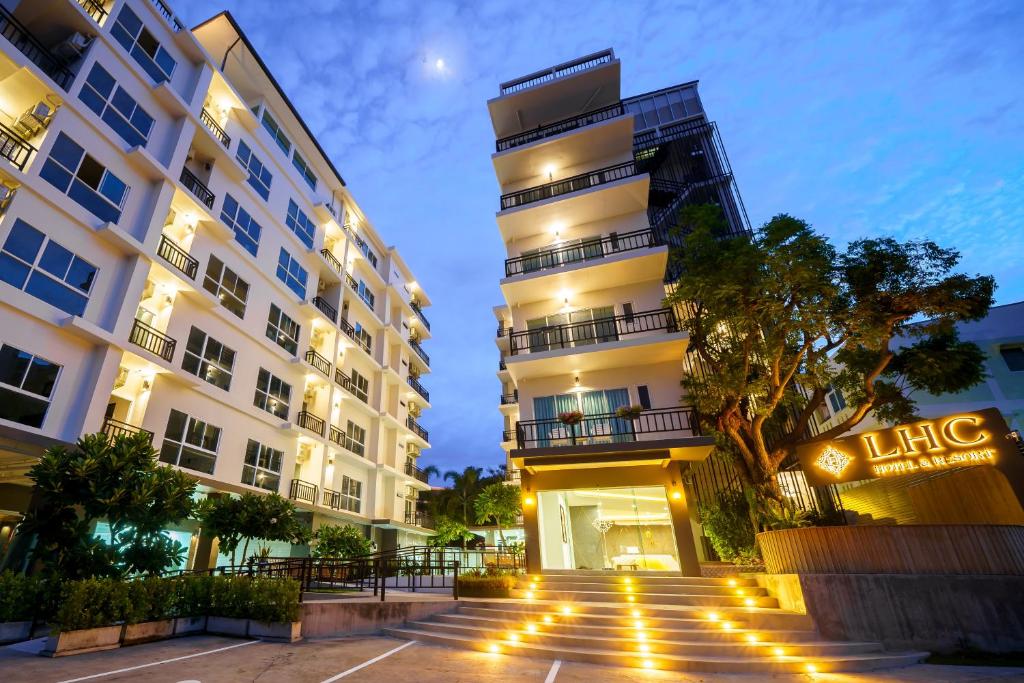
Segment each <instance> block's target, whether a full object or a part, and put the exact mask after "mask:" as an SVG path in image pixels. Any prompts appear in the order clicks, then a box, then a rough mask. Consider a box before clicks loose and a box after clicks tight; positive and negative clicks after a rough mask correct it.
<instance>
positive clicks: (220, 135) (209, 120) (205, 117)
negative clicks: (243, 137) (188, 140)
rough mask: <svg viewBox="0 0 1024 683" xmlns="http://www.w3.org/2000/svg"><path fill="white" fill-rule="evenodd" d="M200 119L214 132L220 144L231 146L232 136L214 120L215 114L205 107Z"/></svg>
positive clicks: (226, 146)
mask: <svg viewBox="0 0 1024 683" xmlns="http://www.w3.org/2000/svg"><path fill="white" fill-rule="evenodd" d="M199 120H200V121H202V122H203V125H204V126H206V128H207V130H209V131H210V132H211V133H213V137H215V138H217V140H219V141H220V144H222V145H224V147H225V149H226V148H228V147H230V146H231V137H230V136H229V135H228V134H227V133H225V132H224V129H223V128H221V127H220V124H218V123H217V121H216V120H214V118H213V116H212V115H211V114H210V112H208V111H207V110H206V107H203V110H202V111H201V112H199Z"/></svg>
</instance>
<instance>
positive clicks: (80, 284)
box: [0, 218, 99, 315]
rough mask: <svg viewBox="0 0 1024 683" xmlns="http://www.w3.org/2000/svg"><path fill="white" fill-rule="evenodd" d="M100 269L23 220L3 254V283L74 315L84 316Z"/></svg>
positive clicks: (0, 273) (0, 255)
mask: <svg viewBox="0 0 1024 683" xmlns="http://www.w3.org/2000/svg"><path fill="white" fill-rule="evenodd" d="M98 272H99V269H98V268H96V266H94V265H92V264H91V263H89V262H88V261H86V260H84V259H82V258H80V257H79V256H77V255H75V254H73V253H71V252H70V251H68V250H67V249H66V248H65V247H63V246H62V245H60V244H59V243H57V242H54V241H53V240H52V239H49V238H48V237H46V235H44V234H43V233H41V232H39V231H38V230H36V229H35V228H33V227H32V226H31V225H29V224H28V223H26V222H25V221H23V220H21V219H20V218H19V219H18V220H16V221H15V222H14V225H13V226H12V227H11V232H10V233H9V234H8V235H7V241H6V242H5V243H4V246H3V249H2V250H0V280H3V281H4V282H6V283H8V284H9V285H13V286H14V287H17V288H18V289H21V290H24V291H25V292H26V293H28V294H31V295H32V296H34V297H36V298H37V299H41V300H42V301H45V302H46V303H48V304H50V305H51V306H55V307H57V308H59V309H60V310H62V311H64V312H65V313H70V314H71V315H82V314H83V313H85V306H86V304H88V303H89V293H90V292H91V291H92V286H93V282H94V281H95V279H96V274H97V273H98Z"/></svg>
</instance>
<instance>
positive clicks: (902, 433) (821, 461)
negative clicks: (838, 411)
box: [797, 408, 1021, 486]
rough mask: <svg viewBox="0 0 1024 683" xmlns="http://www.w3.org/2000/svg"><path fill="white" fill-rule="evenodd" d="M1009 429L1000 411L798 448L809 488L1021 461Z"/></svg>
mask: <svg viewBox="0 0 1024 683" xmlns="http://www.w3.org/2000/svg"><path fill="white" fill-rule="evenodd" d="M1009 432H1010V429H1009V427H1007V426H1006V421H1005V420H1004V419H1003V416H1002V414H1001V413H1000V412H999V411H998V410H997V409H996V408H986V409H985V410H979V411H977V412H973V413H956V414H953V415H947V416H945V417H940V418H936V419H933V420H921V421H920V422H913V423H911V424H906V425H899V426H897V427H890V428H888V429H879V430H875V431H871V432H861V433H860V434H853V435H851V436H847V437H844V438H842V439H835V440H833V441H817V442H811V443H808V444H805V445H803V446H799V447H797V457H798V458H799V459H800V464H801V466H802V468H803V471H804V475H805V476H806V477H807V481H808V483H810V484H811V485H813V486H823V485H826V484H835V483H839V482H844V481H858V480H861V479H876V478H879V477H893V476H899V475H904V474H919V473H922V472H934V471H939V470H948V469H952V468H956V467H969V466H972V465H997V463H1000V461H1006V460H1014V459H1016V460H1019V459H1021V456H1020V453H1019V452H1018V451H1017V448H1016V446H1015V445H1014V442H1012V441H1010V440H1009V439H1008V438H1006V436H1007V434H1009Z"/></svg>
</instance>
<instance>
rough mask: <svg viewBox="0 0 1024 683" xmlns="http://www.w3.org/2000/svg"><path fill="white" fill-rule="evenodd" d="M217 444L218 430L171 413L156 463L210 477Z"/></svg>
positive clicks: (178, 412) (215, 460)
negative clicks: (175, 466)
mask: <svg viewBox="0 0 1024 683" xmlns="http://www.w3.org/2000/svg"><path fill="white" fill-rule="evenodd" d="M219 445H220V427H214V426H213V425H211V424H208V423H206V422H203V421H202V420H197V419H196V418H194V417H190V416H188V415H186V414H185V413H183V412H180V411H178V410H173V409H172V410H171V414H170V416H169V417H168V418H167V431H165V432H164V442H163V444H162V445H161V446H160V462H165V463H168V464H170V465H177V466H178V467H187V468H188V469H190V470H196V471H197V472H205V473H206V474H213V466H214V465H215V464H216V463H217V448H218V446H219Z"/></svg>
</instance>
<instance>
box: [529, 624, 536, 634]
mask: <svg viewBox="0 0 1024 683" xmlns="http://www.w3.org/2000/svg"><path fill="white" fill-rule="evenodd" d="M526 631H527V632H528V633H536V632H537V624H527V625H526Z"/></svg>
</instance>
